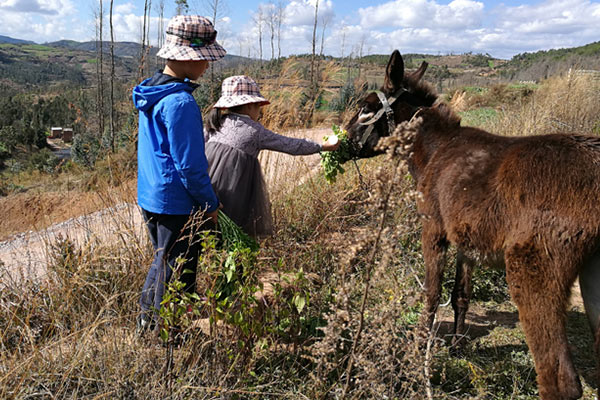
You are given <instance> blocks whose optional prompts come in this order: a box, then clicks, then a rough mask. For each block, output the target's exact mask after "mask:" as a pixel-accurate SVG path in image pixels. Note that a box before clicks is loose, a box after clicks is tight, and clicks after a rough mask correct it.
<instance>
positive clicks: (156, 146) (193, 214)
mask: <svg viewBox="0 0 600 400" xmlns="http://www.w3.org/2000/svg"><path fill="white" fill-rule="evenodd" d="M216 37H217V31H216V30H215V29H214V27H213V25H212V23H211V22H210V21H209V20H208V19H206V18H204V17H200V16H196V15H178V16H176V17H174V18H172V19H171V20H170V21H169V24H168V26H167V32H166V40H165V45H164V46H163V47H162V48H161V49H160V51H159V52H158V56H159V57H162V58H165V59H167V63H166V66H165V68H164V70H163V71H161V72H157V73H156V74H155V75H154V76H153V77H151V78H148V79H146V80H144V81H143V82H142V83H141V84H139V85H138V86H136V87H135V88H134V89H133V102H134V104H135V106H136V108H137V109H138V110H139V131H138V204H139V206H140V208H141V209H142V214H143V216H144V220H145V221H146V225H147V227H148V231H149V233H150V239H151V241H152V245H153V247H154V252H155V253H154V260H153V262H152V265H151V266H150V270H149V271H148V274H147V276H146V281H145V283H144V287H143V289H142V295H141V298H140V306H141V310H142V313H141V314H140V317H139V318H138V330H139V331H145V330H148V329H152V327H154V326H156V325H157V322H158V320H159V319H158V315H157V312H158V310H159V309H160V307H161V302H162V298H163V295H164V292H165V286H166V284H167V283H168V282H169V281H170V279H171V276H172V274H173V272H174V271H173V270H174V269H175V268H179V269H180V271H179V272H181V273H182V275H181V276H180V277H179V279H180V280H181V281H183V282H184V283H185V285H186V286H185V288H186V290H187V291H188V292H193V291H194V290H195V283H196V267H197V264H198V257H199V253H200V249H201V247H200V244H199V240H198V239H197V236H196V233H197V232H198V231H201V230H206V229H211V228H214V225H215V224H216V222H217V210H218V208H219V200H218V199H217V196H216V194H215V192H214V190H213V188H212V185H211V183H210V178H209V175H208V162H207V160H206V156H205V155H204V135H203V126H202V116H201V114H200V109H199V107H198V105H197V104H196V101H195V100H194V97H193V96H192V92H193V91H194V89H196V87H197V85H196V84H194V83H192V82H191V81H194V80H197V79H198V78H199V77H200V76H202V74H203V73H204V72H205V71H206V69H207V67H208V63H209V62H210V61H215V60H218V59H220V58H222V57H224V56H225V49H223V47H221V46H220V45H219V44H218V43H217V42H216V41H215V40H216ZM207 218H208V221H206V222H204V223H198V222H197V221H203V220H206V219H207ZM178 258H182V259H185V262H183V265H177V263H176V260H177V259H178ZM183 271H186V273H183ZM187 271H190V272H189V273H188V272H187Z"/></svg>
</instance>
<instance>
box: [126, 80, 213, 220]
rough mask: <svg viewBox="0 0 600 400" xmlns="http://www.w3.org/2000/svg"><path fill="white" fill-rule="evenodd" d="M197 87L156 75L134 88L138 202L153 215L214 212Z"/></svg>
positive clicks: (189, 83)
mask: <svg viewBox="0 0 600 400" xmlns="http://www.w3.org/2000/svg"><path fill="white" fill-rule="evenodd" d="M195 88H196V85H194V84H192V83H191V82H187V81H182V80H180V79H177V78H172V77H169V76H168V75H164V74H162V73H157V74H156V75H155V76H154V77H152V78H148V79H146V80H145V81H143V82H142V83H141V84H140V85H138V86H136V87H135V88H134V89H133V103H134V104H135V107H136V108H137V109H138V110H139V133H138V204H139V206H140V207H141V208H143V209H144V210H147V211H150V212H153V213H157V214H170V215H189V214H190V213H191V212H194V211H196V210H205V211H207V212H212V211H215V210H216V209H217V208H218V206H219V201H218V199H217V196H216V195H215V192H214V191H213V188H212V185H211V183H210V178H209V176H208V162H207V161H206V155H205V154H204V135H203V126H202V116H201V114H200V109H199V107H198V105H197V104H196V100H195V99H194V97H193V96H192V92H193V91H194V89H195Z"/></svg>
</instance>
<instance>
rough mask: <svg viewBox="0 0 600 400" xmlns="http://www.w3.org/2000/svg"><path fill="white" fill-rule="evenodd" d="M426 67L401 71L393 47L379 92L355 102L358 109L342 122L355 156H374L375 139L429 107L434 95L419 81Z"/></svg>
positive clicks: (376, 151)
mask: <svg viewBox="0 0 600 400" xmlns="http://www.w3.org/2000/svg"><path fill="white" fill-rule="evenodd" d="M426 69H427V63H426V62H423V63H422V64H421V66H420V67H419V69H417V70H416V71H414V72H412V73H407V74H405V73H404V60H402V56H401V55H400V52H399V51H398V50H394V52H393V53H392V55H391V57H390V60H389V61H388V65H387V68H386V70H385V80H384V83H383V86H382V87H381V89H380V90H379V91H376V92H372V93H369V94H368V95H367V96H366V97H365V98H363V99H362V100H361V101H360V102H359V104H358V105H359V110H358V111H357V112H356V114H355V115H354V116H353V117H352V119H351V120H350V122H349V123H348V124H347V125H346V130H347V131H348V138H349V139H350V141H351V142H352V144H353V147H354V155H355V157H358V158H367V157H373V156H376V155H378V154H380V153H382V151H378V150H375V148H376V146H377V143H378V142H379V139H380V138H381V137H383V136H389V135H390V134H391V133H392V132H393V131H394V128H395V127H396V125H397V124H399V123H400V122H402V121H408V120H410V119H411V117H412V116H413V115H414V113H415V112H416V111H417V110H418V109H419V107H430V106H432V105H433V103H434V102H435V101H436V99H437V94H436V93H435V91H434V90H433V88H431V87H430V86H429V85H427V84H425V83H424V82H421V78H422V77H423V74H424V73H425V70H426Z"/></svg>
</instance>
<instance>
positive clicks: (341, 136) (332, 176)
mask: <svg viewBox="0 0 600 400" xmlns="http://www.w3.org/2000/svg"><path fill="white" fill-rule="evenodd" d="M331 129H332V131H333V135H335V136H337V138H338V140H339V141H340V147H338V149H337V150H336V151H323V152H321V166H322V167H323V173H324V174H325V180H327V182H328V183H333V182H335V180H336V177H337V174H338V173H340V174H343V173H344V172H346V170H345V169H344V167H342V164H343V163H345V162H346V161H348V160H350V159H352V144H351V143H350V141H349V140H348V134H347V132H346V131H345V130H344V129H341V128H340V127H339V126H337V125H333V126H332V128H331ZM323 139H324V140H325V141H327V140H328V139H329V136H326V137H324V138H323Z"/></svg>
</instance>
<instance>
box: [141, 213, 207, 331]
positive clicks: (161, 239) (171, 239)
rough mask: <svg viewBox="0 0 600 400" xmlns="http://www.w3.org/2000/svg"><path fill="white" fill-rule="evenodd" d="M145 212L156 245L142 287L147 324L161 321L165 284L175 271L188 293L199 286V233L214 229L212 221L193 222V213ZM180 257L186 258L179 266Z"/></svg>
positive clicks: (142, 301)
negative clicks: (197, 276)
mask: <svg viewBox="0 0 600 400" xmlns="http://www.w3.org/2000/svg"><path fill="white" fill-rule="evenodd" d="M142 215H143V216H144V220H145V221H146V226H147V227H148V231H149V233H150V240H151V241H152V247H154V260H153V261H152V265H151V266H150V270H149V271H148V275H147V276H146V282H145V283H144V287H143V289H142V295H141V298H140V306H141V309H142V314H141V318H142V319H144V320H145V323H146V324H150V325H154V324H155V323H156V322H158V310H160V307H161V302H162V299H163V295H164V293H165V288H166V285H167V284H168V283H169V281H170V280H171V277H172V275H173V273H174V272H175V271H176V273H177V278H178V279H179V280H180V281H182V282H183V283H184V284H185V290H186V291H187V292H188V293H193V292H194V290H195V289H196V269H197V267H198V257H199V255H200V250H201V249H202V246H201V236H200V235H199V233H200V232H201V231H205V230H212V229H214V224H213V223H212V221H205V222H203V223H202V224H197V223H196V224H194V223H192V221H193V220H195V219H193V218H192V217H191V216H190V215H166V214H155V213H153V212H149V211H146V210H143V209H142ZM179 257H181V258H184V259H185V262H183V263H182V264H180V265H178V264H177V262H176V260H177V258H179ZM184 271H185V272H184Z"/></svg>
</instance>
